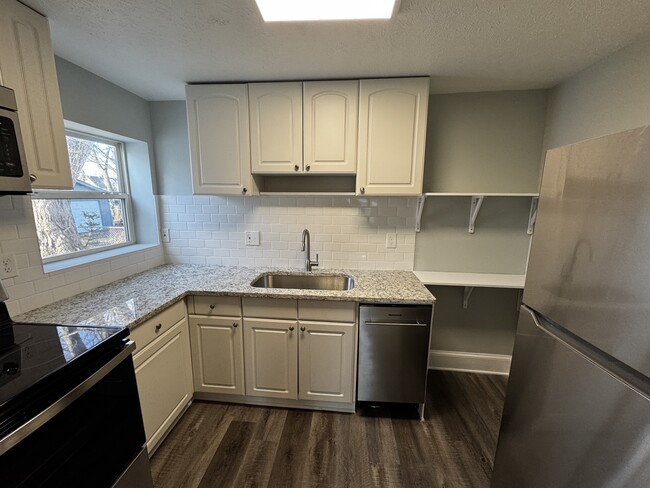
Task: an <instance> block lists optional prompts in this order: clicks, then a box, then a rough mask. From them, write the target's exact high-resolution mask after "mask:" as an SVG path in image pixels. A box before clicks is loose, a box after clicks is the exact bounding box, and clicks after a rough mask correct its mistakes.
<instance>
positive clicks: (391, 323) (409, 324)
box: [363, 320, 429, 327]
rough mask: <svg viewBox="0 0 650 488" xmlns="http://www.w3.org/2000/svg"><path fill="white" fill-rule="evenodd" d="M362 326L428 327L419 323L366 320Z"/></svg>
mask: <svg viewBox="0 0 650 488" xmlns="http://www.w3.org/2000/svg"><path fill="white" fill-rule="evenodd" d="M363 325H396V326H399V327H428V326H429V324H421V323H419V322H374V321H372V320H366V321H365V322H364V323H363Z"/></svg>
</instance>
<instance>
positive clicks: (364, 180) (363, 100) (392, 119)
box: [357, 78, 429, 195]
mask: <svg viewBox="0 0 650 488" xmlns="http://www.w3.org/2000/svg"><path fill="white" fill-rule="evenodd" d="M428 102H429V78H394V79H382V80H361V82H360V85H359V160H358V165H357V194H358V195H420V194H421V193H422V182H423V175H424V148H425V139H426V126H427V110H428Z"/></svg>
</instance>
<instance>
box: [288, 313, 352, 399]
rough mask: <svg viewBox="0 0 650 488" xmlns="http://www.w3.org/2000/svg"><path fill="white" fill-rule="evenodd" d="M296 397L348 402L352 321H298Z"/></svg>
mask: <svg viewBox="0 0 650 488" xmlns="http://www.w3.org/2000/svg"><path fill="white" fill-rule="evenodd" d="M299 325H300V345H299V351H300V354H299V366H300V386H299V389H298V391H299V392H300V394H299V399H300V400H320V401H327V402H342V403H351V402H352V401H353V397H352V392H353V389H354V324H353V323H351V324H339V323H327V322H300V324H299Z"/></svg>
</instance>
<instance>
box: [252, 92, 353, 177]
mask: <svg viewBox="0 0 650 488" xmlns="http://www.w3.org/2000/svg"><path fill="white" fill-rule="evenodd" d="M249 90H250V118H251V153H252V157H251V170H252V172H253V173H259V174H287V173H292V174H295V173H329V174H354V173H355V172H356V158H357V118H358V104H359V102H358V93H359V82H358V81H356V80H344V81H306V82H304V83H253V84H250V85H249Z"/></svg>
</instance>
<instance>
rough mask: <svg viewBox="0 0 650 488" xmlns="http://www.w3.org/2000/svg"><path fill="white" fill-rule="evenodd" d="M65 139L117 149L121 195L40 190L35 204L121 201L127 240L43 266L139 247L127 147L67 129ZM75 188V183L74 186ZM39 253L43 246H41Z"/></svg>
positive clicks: (35, 193)
mask: <svg viewBox="0 0 650 488" xmlns="http://www.w3.org/2000/svg"><path fill="white" fill-rule="evenodd" d="M65 135H66V136H70V137H75V138H77V139H85V140H87V141H92V142H99V143H102V144H110V145H111V146H114V147H115V158H116V160H117V180H118V182H119V184H120V191H119V192H109V191H78V190H54V189H52V190H50V189H45V190H43V189H39V190H33V191H32V195H31V197H32V199H33V200H66V199H67V200H83V199H88V200H122V202H123V206H124V220H125V222H124V234H125V237H126V241H125V242H121V243H119V244H112V245H110V246H102V247H96V248H94V249H84V250H81V251H76V252H71V253H67V254H61V255H59V256H51V257H47V258H46V257H43V255H42V254H41V260H42V262H43V264H49V263H55V262H59V261H65V260H67V259H73V258H78V257H81V256H89V255H92V254H98V253H101V252H104V251H110V250H112V249H119V248H122V247H127V246H132V245H134V244H136V243H137V241H136V237H135V225H134V221H133V203H132V201H131V185H130V182H129V172H128V168H127V158H126V150H125V147H124V143H123V142H122V141H118V140H115V139H109V138H106V137H100V136H96V135H94V134H89V133H87V132H82V131H78V130H72V129H66V131H65ZM72 184H73V185H74V184H75V181H73V182H72ZM39 253H40V245H39Z"/></svg>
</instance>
